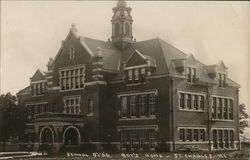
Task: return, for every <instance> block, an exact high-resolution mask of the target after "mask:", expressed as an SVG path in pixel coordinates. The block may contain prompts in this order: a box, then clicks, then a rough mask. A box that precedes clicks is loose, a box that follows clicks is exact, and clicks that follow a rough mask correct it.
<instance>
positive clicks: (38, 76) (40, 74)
mask: <svg viewBox="0 0 250 160" xmlns="http://www.w3.org/2000/svg"><path fill="white" fill-rule="evenodd" d="M45 79H46V77H45V73H44V72H43V71H41V70H40V69H38V70H36V72H35V74H34V75H33V76H32V77H31V80H32V81H39V80H45Z"/></svg>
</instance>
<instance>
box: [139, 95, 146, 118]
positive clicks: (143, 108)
mask: <svg viewBox="0 0 250 160" xmlns="http://www.w3.org/2000/svg"><path fill="white" fill-rule="evenodd" d="M145 99H146V96H145V95H140V96H139V111H140V116H145V114H146V104H145V102H146V100H145Z"/></svg>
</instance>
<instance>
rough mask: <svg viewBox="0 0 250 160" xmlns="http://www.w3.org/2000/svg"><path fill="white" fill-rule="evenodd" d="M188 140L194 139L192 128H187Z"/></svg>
mask: <svg viewBox="0 0 250 160" xmlns="http://www.w3.org/2000/svg"><path fill="white" fill-rule="evenodd" d="M186 137H187V141H191V140H192V129H187V134H186Z"/></svg>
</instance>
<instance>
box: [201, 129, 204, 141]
mask: <svg viewBox="0 0 250 160" xmlns="http://www.w3.org/2000/svg"><path fill="white" fill-rule="evenodd" d="M200 141H205V130H204V129H200Z"/></svg>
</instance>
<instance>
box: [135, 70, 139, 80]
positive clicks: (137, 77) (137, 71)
mask: <svg viewBox="0 0 250 160" xmlns="http://www.w3.org/2000/svg"><path fill="white" fill-rule="evenodd" d="M138 80H139V69H135V81H138Z"/></svg>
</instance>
